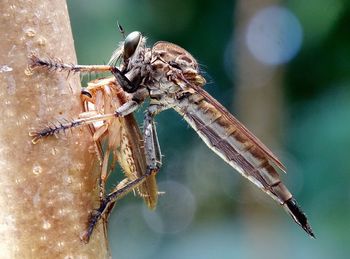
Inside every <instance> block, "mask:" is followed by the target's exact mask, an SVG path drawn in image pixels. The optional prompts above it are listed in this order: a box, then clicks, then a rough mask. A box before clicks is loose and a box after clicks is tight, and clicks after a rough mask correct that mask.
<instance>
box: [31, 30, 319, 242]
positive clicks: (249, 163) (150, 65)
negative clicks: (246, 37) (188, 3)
mask: <svg viewBox="0 0 350 259" xmlns="http://www.w3.org/2000/svg"><path fill="white" fill-rule="evenodd" d="M32 66H34V67H36V66H38V67H46V68H47V69H51V70H63V71H68V72H72V71H73V72H110V73H112V75H113V76H114V79H113V80H115V81H114V82H115V84H118V85H120V87H121V88H122V89H123V91H124V92H126V93H127V94H128V95H129V97H130V98H129V99H128V100H127V101H126V102H125V103H123V104H122V105H121V106H119V107H118V108H117V109H116V110H115V111H113V112H111V113H103V114H98V115H94V116H91V117H87V118H81V119H77V120H73V121H71V122H69V123H67V124H65V125H63V126H62V127H57V128H55V129H50V128H46V129H43V130H42V131H39V132H37V133H36V135H35V136H34V138H36V139H38V138H42V137H46V136H49V135H53V134H55V133H57V132H58V131H61V130H63V129H67V128H73V127H79V126H82V125H87V124H91V123H93V122H96V121H105V122H106V121H110V120H115V118H120V117H125V116H128V115H130V114H132V113H133V112H134V111H136V110H137V109H138V108H139V106H140V105H141V104H142V103H143V102H144V101H145V100H146V99H149V106H148V107H147V108H146V111H145V115H144V121H143V139H144V151H145V152H144V157H145V161H146V165H147V167H146V170H145V172H144V173H142V174H139V175H138V176H139V177H138V178H137V179H134V180H129V181H128V182H127V183H126V184H125V185H123V186H121V187H120V188H117V189H116V190H114V191H113V192H111V193H109V194H107V195H105V196H104V197H103V198H102V200H101V204H100V207H99V208H98V209H97V210H96V211H95V212H94V213H93V214H92V216H91V218H90V221H89V227H88V231H87V238H89V237H90V235H91V234H92V231H93V228H94V226H95V225H96V224H97V222H98V221H99V219H100V218H101V217H102V215H104V214H105V213H106V211H108V207H109V206H110V204H112V203H114V202H115V201H116V200H117V199H119V198H120V197H121V196H123V195H125V194H126V193H127V192H129V191H131V190H132V189H134V188H136V187H138V186H139V185H140V184H142V183H144V182H145V181H147V179H148V178H149V177H153V176H154V175H155V174H157V173H158V171H159V169H160V167H161V152H160V147H159V143H158V138H157V133H156V127H155V123H154V117H155V116H156V115H157V114H158V113H160V112H162V111H164V110H167V109H169V108H173V109H174V110H175V111H177V112H178V113H179V114H180V115H182V116H183V118H184V119H185V120H186V121H187V122H188V124H189V125H190V126H191V127H192V128H193V129H194V130H195V131H196V133H197V134H198V135H199V136H200V138H201V139H202V140H203V141H204V142H205V143H206V144H207V146H208V147H209V148H210V149H211V150H213V151H214V152H215V153H216V154H217V155H219V156H220V157H221V158H222V159H223V160H224V161H225V162H227V163H228V164H229V165H230V166H232V167H233V168H234V169H235V170H236V171H238V172H239V173H240V174H241V175H243V176H244V177H246V178H247V179H248V180H250V181H251V182H252V183H254V184H255V185H256V186H257V187H258V188H260V189H261V190H262V191H263V192H265V193H267V194H268V195H269V196H270V197H272V198H273V199H274V200H276V201H277V202H278V203H279V204H280V205H282V206H283V207H284V209H285V210H286V211H287V212H288V213H289V214H290V215H291V217H292V218H293V220H294V221H295V222H296V223H297V224H298V225H300V226H301V227H302V228H303V229H304V230H305V231H306V232H307V233H308V234H309V235H310V236H311V237H314V234H313V232H312V229H311V227H310V225H309V223H308V220H307V217H306V215H305V214H304V213H303V212H302V210H301V209H300V208H299V206H298V205H297V202H296V200H295V199H294V198H293V196H292V194H291V193H290V192H289V190H288V189H287V187H286V186H285V185H284V184H283V183H282V182H281V179H280V177H279V174H278V173H277V171H276V169H275V167H277V168H279V169H280V170H281V171H286V168H285V167H284V165H283V164H282V163H281V162H280V161H279V159H278V158H277V157H276V156H275V155H274V154H273V153H272V152H271V151H270V150H269V149H268V148H267V147H266V146H265V145H264V144H263V143H262V142H261V141H260V140H258V139H257V138H256V137H255V136H254V135H253V134H252V133H251V132H250V131H249V130H248V129H247V128H246V127H245V126H243V125H242V124H241V123H240V122H239V121H238V120H237V119H236V118H235V117H234V116H233V115H231V114H230V113H229V112H228V111H227V110H226V109H225V108H224V107H223V106H222V105H221V104H220V103H219V102H218V101H216V100H215V99H214V98H213V97H212V96H210V95H209V94H208V93H207V92H206V91H205V90H204V89H203V88H202V87H203V86H204V85H205V83H206V81H205V79H204V77H203V76H202V75H201V74H200V71H199V68H198V64H197V61H196V60H195V59H194V58H193V57H192V55H191V54H190V53H189V52H187V51H186V50H184V49H183V48H181V47H179V46H177V45H175V44H173V43H169V42H164V41H159V42H156V43H155V44H154V45H153V46H152V47H147V46H146V38H145V37H144V36H142V34H141V33H140V32H137V31H135V32H132V33H130V34H129V35H128V36H127V37H126V38H125V40H124V41H123V42H121V44H120V46H119V47H118V48H117V49H116V51H115V52H114V53H113V55H112V58H111V60H110V62H109V64H108V65H92V66H83V65H71V64H64V63H62V62H55V61H50V60H43V59H40V58H37V57H36V58H34V59H33V60H32ZM111 80H112V79H111Z"/></svg>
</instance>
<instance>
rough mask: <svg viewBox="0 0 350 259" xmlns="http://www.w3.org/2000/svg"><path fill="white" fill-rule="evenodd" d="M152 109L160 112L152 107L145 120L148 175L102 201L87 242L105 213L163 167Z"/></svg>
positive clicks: (91, 222) (86, 235)
mask: <svg viewBox="0 0 350 259" xmlns="http://www.w3.org/2000/svg"><path fill="white" fill-rule="evenodd" d="M152 108H156V109H157V110H158V107H153V106H150V107H149V109H148V110H147V111H146V114H145V118H144V139H145V140H144V141H145V155H146V163H147V170H146V173H145V174H143V175H142V176H140V177H139V178H137V179H135V180H133V181H130V182H128V183H127V184H123V185H122V187H119V188H117V189H116V190H115V191H113V192H111V193H110V194H108V195H107V196H106V198H105V199H103V200H102V202H101V205H100V207H99V208H98V209H97V210H96V211H94V212H93V213H92V214H91V217H90V219H89V225H88V229H87V231H86V233H85V234H84V237H83V239H84V240H85V241H88V240H89V239H90V236H91V234H92V232H93V230H94V228H95V226H96V224H97V223H98V221H99V220H100V219H101V217H102V216H103V215H104V214H105V213H108V212H109V208H111V207H113V205H114V203H115V202H116V201H117V200H119V199H120V198H122V197H123V196H125V195H126V194H128V193H129V192H131V191H132V190H134V189H135V188H136V187H138V186H139V185H140V184H142V183H143V182H144V181H145V180H146V179H147V177H149V176H151V175H154V174H156V173H158V171H159V169H160V167H161V152H160V147H159V143H158V137H157V132H156V128H155V124H154V114H155V112H152Z"/></svg>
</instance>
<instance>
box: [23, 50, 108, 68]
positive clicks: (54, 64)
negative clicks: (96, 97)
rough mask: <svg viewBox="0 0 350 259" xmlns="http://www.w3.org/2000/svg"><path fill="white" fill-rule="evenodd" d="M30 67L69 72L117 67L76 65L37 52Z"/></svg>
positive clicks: (32, 57) (31, 58)
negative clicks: (41, 55)
mask: <svg viewBox="0 0 350 259" xmlns="http://www.w3.org/2000/svg"><path fill="white" fill-rule="evenodd" d="M30 67H31V68H36V67H41V68H45V69H47V70H52V71H54V70H59V71H67V72H88V73H90V72H99V73H103V72H111V71H112V70H113V69H114V68H115V67H114V66H109V65H75V64H67V63H63V62H62V61H61V60H59V59H54V58H45V59H44V58H39V57H37V56H36V55H35V54H33V55H32V56H31V57H30Z"/></svg>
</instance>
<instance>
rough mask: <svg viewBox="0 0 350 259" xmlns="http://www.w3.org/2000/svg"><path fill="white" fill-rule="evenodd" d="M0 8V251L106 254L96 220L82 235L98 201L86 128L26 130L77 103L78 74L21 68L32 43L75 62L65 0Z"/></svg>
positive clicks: (6, 254) (69, 113) (16, 0)
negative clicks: (41, 133)
mask: <svg viewBox="0 0 350 259" xmlns="http://www.w3.org/2000/svg"><path fill="white" fill-rule="evenodd" d="M0 10H1V14H0V34H1V41H0V103H1V108H0V111H1V116H0V251H1V258H106V257H108V252H107V242H106V239H105V236H104V231H103V227H102V225H100V226H99V227H98V228H97V229H96V231H95V233H94V235H93V236H92V239H91V240H90V242H89V243H88V244H84V243H83V242H82V241H81V240H80V235H81V234H82V232H83V231H84V230H85V228H86V223H87V219H88V215H89V211H91V209H92V208H95V207H96V206H98V193H97V189H96V179H97V177H98V170H96V162H95V160H96V159H95V155H94V154H93V153H91V152H89V151H88V149H89V146H91V145H92V139H91V135H90V134H89V131H88V130H87V129H85V128H82V129H77V130H74V131H73V132H72V133H67V134H66V135H60V136H59V137H58V138H55V137H49V138H47V139H45V140H43V141H39V143H37V144H36V145H33V144H32V143H31V138H30V137H29V135H28V132H29V131H30V130H33V129H38V128H40V127H42V126H44V125H47V123H48V122H54V121H55V120H57V119H62V118H68V119H69V118H73V117H76V116H77V114H79V113H80V112H81V111H82V104H81V101H80V98H79V94H80V82H79V77H78V76H77V75H71V76H69V77H68V78H67V74H65V73H54V72H47V71H46V72H45V71H37V70H35V71H33V72H31V71H30V70H28V68H27V66H28V57H29V56H30V53H31V52H32V51H35V52H36V53H37V54H38V55H39V56H41V57H48V56H52V57H61V58H63V59H64V61H65V62H71V63H76V57H75V52H74V46H73V39H72V33H71V29H70V23H69V17H68V11H67V7H66V2H65V1H63V0H61V1H45V0H32V1H26V0H23V1H21V0H9V1H7V0H2V1H1V2H0ZM94 168H95V170H94Z"/></svg>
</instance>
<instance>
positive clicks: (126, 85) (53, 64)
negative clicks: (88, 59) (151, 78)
mask: <svg viewBox="0 0 350 259" xmlns="http://www.w3.org/2000/svg"><path fill="white" fill-rule="evenodd" d="M30 67H31V68H36V67H41V68H45V69H47V70H49V71H55V70H58V71H67V72H68V74H69V73H70V72H74V73H76V72H85V73H93V72H95V73H103V72H111V73H112V74H113V75H114V76H115V78H116V79H117V81H118V83H119V84H120V86H121V87H122V88H123V90H124V91H125V92H127V93H134V92H135V91H136V90H137V89H138V88H139V83H138V82H136V83H134V82H132V81H130V80H129V79H128V78H127V77H126V76H125V74H124V73H123V72H121V71H120V70H119V69H118V68H117V67H115V66H111V65H75V64H67V63H63V62H62V61H61V60H58V59H50V58H46V59H42V58H39V57H37V56H36V55H34V54H33V55H32V56H31V57H30Z"/></svg>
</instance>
